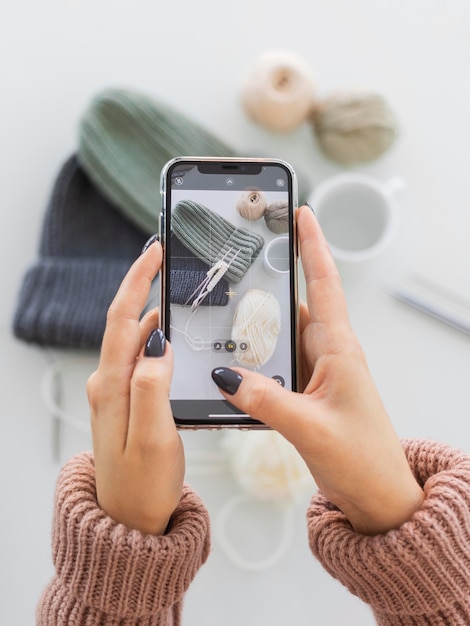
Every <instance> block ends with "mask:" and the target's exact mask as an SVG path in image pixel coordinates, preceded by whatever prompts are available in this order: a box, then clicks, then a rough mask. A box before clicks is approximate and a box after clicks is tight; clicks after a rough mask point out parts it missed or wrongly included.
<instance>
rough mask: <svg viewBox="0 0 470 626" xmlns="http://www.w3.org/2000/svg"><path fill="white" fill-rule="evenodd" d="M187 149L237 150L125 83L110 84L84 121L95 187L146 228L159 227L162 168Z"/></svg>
mask: <svg viewBox="0 0 470 626" xmlns="http://www.w3.org/2000/svg"><path fill="white" fill-rule="evenodd" d="M182 155H197V156H215V157H227V156H237V155H236V154H235V151H234V149H233V148H231V147H230V146H228V145H227V144H225V143H224V142H222V141H220V140H219V139H217V137H215V136H214V135H213V134H212V133H210V132H208V131H207V130H205V129H204V128H202V127H201V126H200V125H198V124H197V123H195V122H193V121H192V120H190V119H188V118H187V117H185V116H184V115H182V114H181V113H179V112H178V111H176V110H175V109H173V108H172V107H170V106H168V105H165V104H163V103H162V102H156V101H155V100H153V99H152V98H150V97H148V96H146V95H144V94H142V93H138V92H135V91H130V90H126V89H107V90H104V91H102V92H101V93H99V94H97V95H96V96H95V97H94V98H93V99H92V101H91V102H90V104H89V106H88V109H87V110H86V111H85V113H84V115H83V117H82V119H81V121H80V124H79V140H78V159H79V161H80V163H81V165H82V167H83V169H84V170H85V171H86V173H87V174H88V176H89V178H90V179H91V180H92V181H93V183H94V184H95V186H96V188H97V189H99V190H100V191H101V193H103V195H105V196H106V197H107V198H108V200H110V201H111V202H112V203H113V204H114V205H115V206H116V207H117V208H118V209H119V210H120V211H122V212H123V213H124V215H125V216H126V217H127V218H128V219H130V220H131V221H132V222H133V223H134V224H136V225H137V226H139V227H140V228H142V229H143V230H144V231H145V232H147V233H149V234H152V233H155V232H156V231H157V216H158V213H159V211H160V190H159V184H160V171H161V169H162V167H163V166H164V165H165V163H166V162H167V161H169V160H170V159H172V158H174V157H176V156H182Z"/></svg>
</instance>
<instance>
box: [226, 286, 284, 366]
mask: <svg viewBox="0 0 470 626" xmlns="http://www.w3.org/2000/svg"><path fill="white" fill-rule="evenodd" d="M280 331H281V308H280V306H279V302H278V301H277V300H276V298H275V297H274V296H273V294H272V293H269V292H268V291H262V290H261V289H249V290H248V291H247V292H246V294H245V295H244V296H243V298H242V299H241V300H240V302H239V303H238V304H237V307H236V309H235V313H234V315H233V324H232V340H233V341H234V342H235V344H236V346H237V347H236V349H235V352H234V353H233V355H234V357H235V358H236V360H237V361H238V362H239V363H240V365H243V366H244V367H251V368H253V369H259V368H260V367H261V366H262V365H264V364H265V363H266V362H267V361H269V359H270V358H271V356H272V354H273V352H274V350H275V348H276V343H277V338H278V336H279V333H280ZM244 345H245V348H243V346H244Z"/></svg>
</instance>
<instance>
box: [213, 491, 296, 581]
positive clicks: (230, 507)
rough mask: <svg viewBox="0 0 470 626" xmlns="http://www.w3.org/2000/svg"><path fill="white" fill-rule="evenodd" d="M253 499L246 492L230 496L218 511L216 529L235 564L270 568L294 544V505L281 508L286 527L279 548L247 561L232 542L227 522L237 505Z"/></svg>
mask: <svg viewBox="0 0 470 626" xmlns="http://www.w3.org/2000/svg"><path fill="white" fill-rule="evenodd" d="M253 501H254V500H253V498H252V497H250V496H249V495H248V494H244V493H242V494H240V495H237V496H234V497H233V498H230V500H228V501H227V502H226V503H225V505H224V506H223V507H222V508H221V509H220V511H219V512H218V514H217V516H216V519H215V529H214V530H215V536H216V538H217V541H218V543H219V545H220V547H221V548H222V550H223V551H224V552H225V554H226V556H228V558H229V559H230V560H231V561H232V562H233V563H234V564H235V565H237V566H238V567H240V568H241V569H245V570H249V571H260V570H265V569H268V568H269V567H272V566H273V565H274V564H275V563H277V561H279V559H281V558H282V557H283V556H284V555H285V554H286V552H287V551H288V550H289V548H290V546H291V545H292V540H293V538H294V510H293V507H292V506H289V505H286V506H283V507H282V509H280V510H281V512H282V515H283V523H284V528H283V531H282V534H281V538H280V541H279V544H278V546H277V548H275V550H274V551H273V552H272V553H271V554H270V555H269V556H268V557H266V558H265V559H262V560H260V561H247V560H246V559H244V558H243V557H242V556H241V555H240V554H239V552H238V551H237V549H236V548H235V547H234V546H233V545H232V543H231V542H230V540H229V538H228V536H227V529H226V527H227V522H228V521H229V519H231V518H232V514H233V512H234V510H235V509H236V508H237V507H239V506H240V505H242V504H245V503H246V502H253Z"/></svg>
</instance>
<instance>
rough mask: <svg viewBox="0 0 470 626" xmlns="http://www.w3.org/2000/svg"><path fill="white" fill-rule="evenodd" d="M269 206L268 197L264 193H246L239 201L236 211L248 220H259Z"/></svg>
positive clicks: (249, 191) (250, 191)
mask: <svg viewBox="0 0 470 626" xmlns="http://www.w3.org/2000/svg"><path fill="white" fill-rule="evenodd" d="M267 206H268V200H267V198H266V195H265V194H264V193H263V192H262V191H257V190H255V189H253V190H247V191H244V192H243V193H242V194H241V195H240V197H239V198H238V200H237V204H236V209H237V211H238V212H239V214H240V215H241V216H242V217H243V218H245V219H246V220H259V219H260V217H262V216H263V214H264V212H265V210H266V208H267Z"/></svg>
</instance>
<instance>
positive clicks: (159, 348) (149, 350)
mask: <svg viewBox="0 0 470 626" xmlns="http://www.w3.org/2000/svg"><path fill="white" fill-rule="evenodd" d="M165 346H166V338H165V335H164V334H163V331H162V330H160V328H155V329H154V330H152V332H151V333H150V335H149V338H148V339H147V342H146V344H145V350H144V356H163V355H164V354H165Z"/></svg>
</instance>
